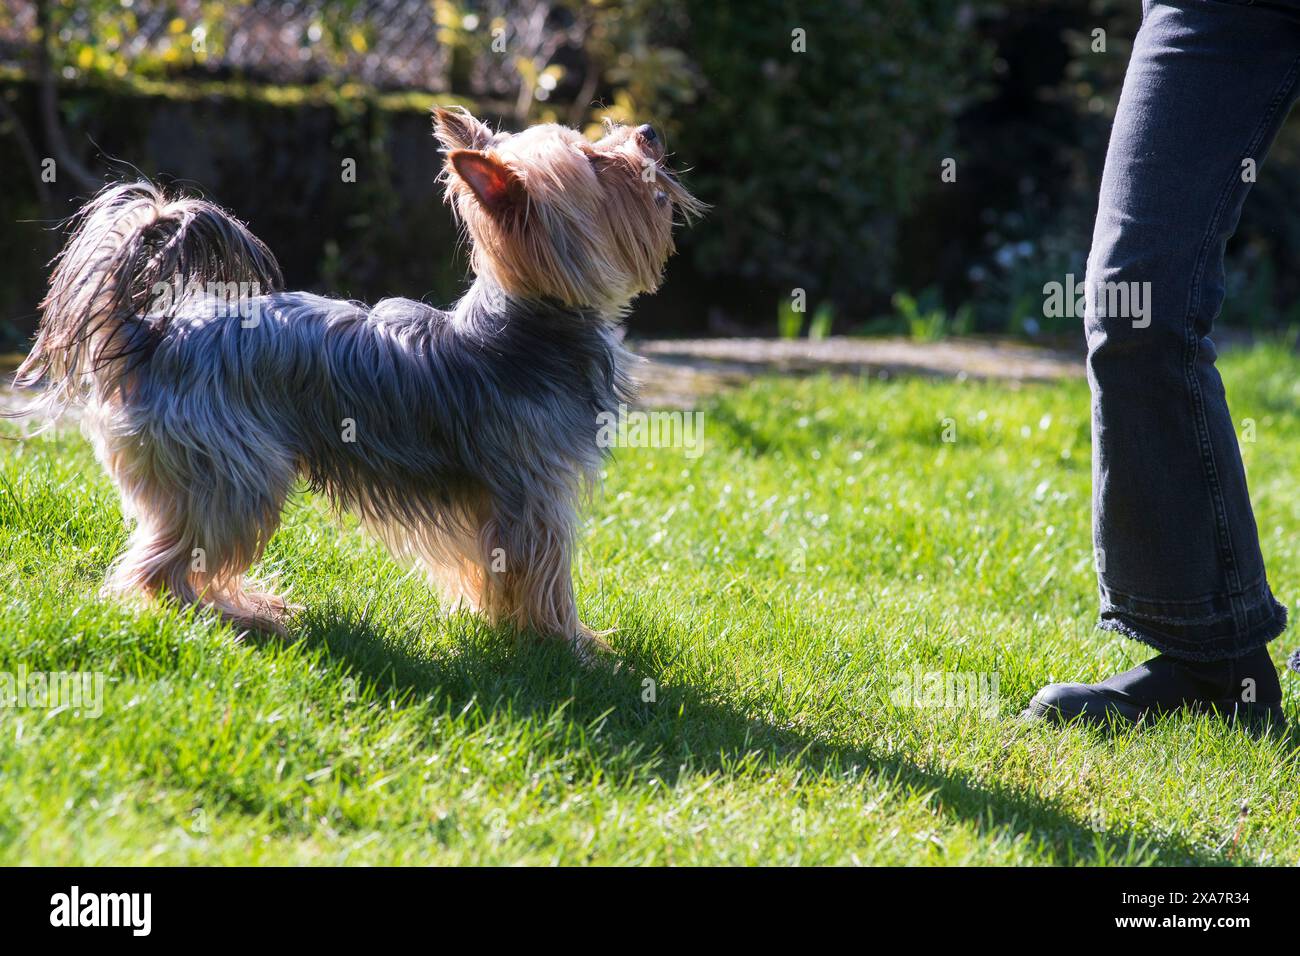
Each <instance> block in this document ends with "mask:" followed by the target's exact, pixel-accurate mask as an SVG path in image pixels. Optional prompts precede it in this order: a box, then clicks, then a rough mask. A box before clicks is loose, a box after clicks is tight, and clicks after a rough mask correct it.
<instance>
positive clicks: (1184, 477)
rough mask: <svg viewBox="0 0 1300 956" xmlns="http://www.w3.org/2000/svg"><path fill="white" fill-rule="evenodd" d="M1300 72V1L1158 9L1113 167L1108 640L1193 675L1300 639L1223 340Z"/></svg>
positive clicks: (1105, 208)
mask: <svg viewBox="0 0 1300 956" xmlns="http://www.w3.org/2000/svg"><path fill="white" fill-rule="evenodd" d="M1298 71H1300V0H1294V2H1293V3H1283V2H1275V3H1270V4H1264V3H1254V4H1251V3H1235V2H1230V0H1170V2H1165V0H1147V2H1145V3H1144V5H1143V21H1142V27H1141V29H1140V30H1139V32H1138V34H1137V38H1136V40H1135V41H1134V47H1133V55H1132V59H1131V61H1130V63H1129V67H1128V73H1127V75H1126V76H1125V79H1124V89H1123V93H1122V95H1121V97H1120V101H1119V107H1118V110H1117V112H1116V115H1115V124H1114V128H1113V130H1112V133H1111V140H1110V147H1109V150H1108V151H1107V154H1106V169H1105V173H1104V175H1103V177H1102V185H1101V197H1100V201H1099V208H1098V211H1097V222H1096V228H1095V231H1094V233H1093V242H1092V251H1091V253H1090V254H1089V258H1088V279H1087V289H1088V301H1087V304H1086V307H1085V316H1086V318H1085V326H1086V330H1087V337H1088V381H1089V383H1090V385H1091V387H1092V397H1093V399H1092V407H1093V537H1094V543H1095V546H1096V549H1097V569H1098V581H1099V584H1100V590H1101V626H1102V627H1103V628H1105V629H1107V630H1113V631H1118V632H1120V633H1122V634H1125V635H1127V636H1129V637H1132V638H1136V639H1137V640H1140V641H1144V642H1146V643H1147V644H1150V645H1151V646H1152V647H1155V648H1156V649H1158V650H1160V651H1163V652H1166V653H1169V654H1171V655H1174V656H1177V657H1182V658H1185V659H1189V660H1217V659H1223V658H1233V657H1240V656H1242V655H1244V654H1246V653H1248V652H1250V651H1252V650H1255V649H1256V648H1259V647H1261V646H1263V645H1264V644H1267V643H1268V642H1269V641H1271V640H1272V639H1273V638H1275V637H1276V636H1277V635H1278V634H1279V633H1281V631H1282V629H1283V628H1284V627H1285V626H1286V608H1285V607H1283V606H1282V605H1281V604H1279V603H1278V602H1277V601H1276V600H1275V599H1274V597H1273V593H1272V591H1271V589H1270V588H1269V584H1268V578H1267V576H1266V575H1265V572H1264V560H1263V557H1262V555H1261V554H1260V547H1259V535H1258V532H1257V530H1256V527H1255V516H1254V513H1253V512H1252V510H1251V506H1250V497H1249V495H1248V493H1247V489H1246V475H1245V470H1244V469H1243V467H1242V461H1241V453H1240V449H1239V448H1238V445H1237V429H1236V426H1235V425H1234V422H1233V418H1232V415H1231V414H1230V413H1229V411H1228V403H1227V399H1226V397H1225V395H1224V389H1223V383H1222V381H1221V380H1220V378H1219V373H1218V370H1217V369H1216V368H1215V359H1216V353H1215V349H1214V343H1213V342H1212V341H1211V340H1210V337H1209V336H1210V331H1211V327H1212V325H1213V323H1214V319H1215V317H1216V316H1217V315H1218V312H1219V307H1220V305H1221V304H1222V302H1223V294H1224V275H1223V254H1224V246H1225V244H1226V243H1227V240H1228V237H1229V236H1231V235H1232V233H1233V230H1234V229H1236V226H1237V221H1238V219H1239V217H1240V214H1241V208H1242V204H1243V203H1244V201H1245V199H1246V195H1247V193H1248V192H1249V191H1250V183H1251V182H1253V169H1252V166H1254V167H1255V168H1257V167H1258V166H1259V165H1262V163H1263V160H1264V156H1265V154H1266V153H1267V152H1268V149H1269V146H1270V145H1271V144H1272V141H1273V138H1274V136H1275V135H1276V133H1277V130H1278V128H1279V127H1280V126H1281V124H1282V122H1283V120H1284V119H1285V118H1286V115H1287V113H1288V111H1289V110H1290V108H1291V105H1292V103H1293V102H1294V101H1295V99H1296V96H1297V73H1298ZM1107 290H1109V291H1107ZM1115 290H1124V294H1132V295H1133V296H1139V297H1140V296H1141V295H1142V294H1143V292H1145V294H1146V298H1145V308H1143V309H1141V310H1140V312H1141V313H1142V314H1137V313H1138V311H1139V310H1135V309H1134V308H1133V307H1132V306H1131V305H1130V306H1129V307H1128V308H1125V307H1124V300H1123V296H1122V295H1120V296H1119V297H1118V298H1117V297H1116V293H1115ZM1133 301H1139V299H1134V300H1133Z"/></svg>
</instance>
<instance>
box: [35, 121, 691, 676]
mask: <svg viewBox="0 0 1300 956" xmlns="http://www.w3.org/2000/svg"><path fill="white" fill-rule="evenodd" d="M436 122H437V131H438V136H439V139H440V141H441V143H442V145H443V146H444V147H446V148H447V149H448V150H450V151H455V150H456V149H463V148H466V147H468V146H472V145H486V144H488V143H489V142H490V143H491V144H493V146H494V148H498V149H499V151H500V157H501V158H500V159H499V160H498V161H501V162H504V161H507V160H508V161H509V162H510V163H512V164H513V166H512V167H511V168H512V169H517V170H521V171H522V170H523V169H524V168H525V167H527V168H528V170H529V174H528V182H527V183H525V185H526V186H527V188H528V190H529V191H528V197H527V208H526V209H523V210H520V212H521V213H522V214H521V215H519V216H513V215H512V216H510V217H509V218H508V219H507V218H505V217H503V218H502V219H501V223H505V224H506V226H505V227H504V228H501V229H498V228H497V226H496V224H494V223H493V222H490V221H489V220H487V219H485V218H484V216H483V215H482V213H481V211H480V210H478V209H476V207H475V205H474V203H475V201H476V200H475V198H474V195H473V193H472V190H470V187H469V186H468V185H467V184H466V183H465V182H462V181H460V180H458V179H456V178H455V176H454V175H453V174H448V175H450V176H451V178H450V179H449V180H448V188H449V199H450V200H451V201H452V202H453V204H454V205H455V207H456V209H457V212H458V215H459V216H460V217H461V219H462V222H463V224H464V225H465V227H466V230H467V233H468V234H469V236H470V238H471V239H472V241H473V242H474V244H475V247H476V249H475V255H474V261H475V263H477V264H478V265H479V266H480V267H481V268H479V269H478V270H477V271H478V272H479V275H478V277H477V278H476V279H475V281H474V283H473V285H472V286H471V288H470V289H469V291H468V292H467V294H466V295H465V296H464V297H463V298H462V299H461V300H460V301H459V302H457V303H456V304H455V306H454V307H452V308H451V309H449V310H441V309H437V308H433V307H431V306H428V305H425V304H423V303H420V302H414V301H411V300H409V299H385V300H382V301H380V302H378V303H377V304H375V305H374V306H373V307H367V306H365V305H362V304H359V303H355V302H346V301H341V300H337V299H329V298H325V297H322V296H318V295H313V294H311V293H307V292H282V291H278V289H279V287H280V285H281V278H280V270H279V267H278V266H277V265H276V262H275V259H274V257H273V256H272V255H271V253H270V252H269V251H268V250H267V249H266V247H265V246H263V245H262V243H261V242H260V241H259V240H258V239H256V238H255V237H254V236H252V235H251V234H250V233H249V232H248V230H247V229H246V228H245V227H244V225H243V224H242V223H241V222H239V221H238V220H237V219H235V218H233V217H232V216H230V215H229V214H227V213H225V212H224V211H223V210H221V209H220V208H219V207H217V206H215V205H213V204H211V203H208V202H205V201H202V200H197V199H189V198H184V197H173V196H168V195H166V194H165V193H163V192H162V191H161V190H160V189H158V188H157V187H156V186H154V185H153V184H151V183H148V182H137V183H130V184H121V185H115V186H110V187H109V188H107V189H105V190H104V191H103V192H101V193H100V194H99V195H98V196H96V197H95V198H94V199H93V200H92V201H91V202H90V203H89V204H88V205H87V206H86V207H85V208H84V209H83V210H82V212H81V213H80V214H79V216H78V217H77V219H76V222H75V228H74V231H73V233H72V236H71V238H70V239H69V241H68V244H67V247H66V248H65V249H64V251H63V252H62V253H61V254H60V256H59V257H58V259H57V260H56V262H55V268H54V272H53V276H52V278H51V282H50V292H49V295H48V296H47V297H46V299H45V302H44V304H43V310H44V314H43V317H42V323H41V328H40V331H39V334H38V338H37V341H36V344H35V347H34V348H33V349H32V352H31V354H30V355H29V356H28V358H27V360H26V361H25V362H24V363H23V365H22V367H21V368H20V370H19V373H18V377H17V382H18V384H19V385H25V386H44V388H45V391H44V392H43V393H42V394H40V395H39V396H38V397H37V398H36V399H35V401H34V402H33V403H32V405H31V406H29V407H28V408H27V409H26V410H25V413H27V414H31V413H32V412H36V413H38V414H40V413H44V414H45V415H46V416H48V417H56V416H57V415H58V414H59V413H60V412H62V411H63V410H64V409H66V407H67V406H68V405H69V404H70V403H73V402H76V403H78V404H80V405H83V406H84V408H85V413H84V416H83V419H82V427H83V429H84V430H85V432H86V433H87V435H88V436H89V437H90V438H91V441H92V442H93V444H94V446H95V450H96V454H97V456H98V457H99V459H100V461H101V462H102V463H103V464H104V466H105V468H106V469H107V471H108V472H109V474H110V475H111V476H112V478H113V480H114V482H115V483H116V485H117V487H118V490H119V492H120V494H121V497H122V504H123V510H124V512H125V513H126V515H127V516H128V517H129V518H131V519H134V528H133V530H132V533H131V537H130V541H129V543H128V546H127V549H126V551H125V552H124V553H123V554H122V555H121V556H120V557H119V558H118V559H117V561H115V562H114V565H113V567H112V568H111V569H110V571H109V575H108V581H107V585H106V586H107V588H108V590H109V591H111V592H113V593H120V594H145V595H150V596H153V595H159V594H163V593H167V594H170V595H171V596H172V597H174V598H176V599H179V600H180V601H182V602H184V603H203V604H207V605H210V606H212V607H215V608H216V609H217V610H218V611H220V612H221V613H222V614H223V615H225V616H226V617H227V618H228V619H230V620H232V621H235V622H236V623H238V624H240V625H246V626H248V627H250V628H257V629H260V630H273V631H274V630H279V631H283V618H284V615H285V613H286V611H287V610H288V608H287V605H286V603H285V601H284V599H283V598H281V597H279V596H277V595H275V594H272V593H269V592H268V591H259V590H256V589H253V588H250V587H249V586H248V585H247V583H246V581H245V574H246V573H247V571H248V569H249V568H250V566H251V565H252V564H253V563H254V562H256V561H257V560H258V558H259V557H260V556H261V554H262V551H263V549H264V548H265V546H266V544H267V542H268V541H269V539H270V537H271V535H272V534H273V533H274V531H275V529H276V527H277V526H278V523H279V520H280V514H281V511H282V509H283V506H284V503H285V500H286V498H287V496H288V495H289V493H290V490H291V489H292V487H293V485H294V482H295V481H296V480H297V479H298V478H300V477H305V478H306V479H307V481H308V482H309V483H310V484H311V485H312V486H313V487H314V488H315V489H317V490H318V491H320V492H321V493H323V494H325V495H327V496H328V497H329V498H330V499H331V500H332V501H333V502H334V504H335V505H336V506H337V508H338V509H339V510H340V511H350V512H352V513H354V514H356V515H358V516H359V517H360V518H361V519H362V521H363V522H364V524H365V525H366V526H367V527H368V528H369V529H370V530H371V531H373V532H374V533H375V534H376V535H377V536H378V537H379V538H380V539H381V540H382V541H384V542H385V543H386V544H387V545H388V546H389V548H390V549H391V550H392V551H394V552H395V553H397V554H399V555H405V556H409V557H411V558H413V559H415V560H416V561H418V562H419V563H420V564H422V565H423V566H424V567H425V568H426V569H427V571H428V572H429V574H430V575H431V577H432V578H434V579H435V580H436V581H437V582H438V583H439V584H441V585H442V586H443V587H444V589H445V591H446V592H447V594H448V595H449V596H450V597H452V598H455V599H459V600H461V601H464V602H465V603H467V604H469V605H470V606H472V607H474V608H477V609H479V610H481V611H483V612H484V613H486V614H487V615H488V616H489V617H490V618H491V619H492V620H494V621H499V622H505V623H508V624H512V625H514V626H517V627H519V628H524V629H529V630H533V631H536V632H539V633H541V634H544V635H550V636H556V637H560V638H563V639H565V640H568V641H570V642H571V643H572V644H573V645H574V647H575V649H576V650H578V652H579V653H580V654H582V655H583V656H589V655H590V653H591V652H592V651H593V650H595V649H596V648H597V647H599V646H600V639H599V636H598V635H597V634H596V633H595V632H593V631H591V630H590V629H588V628H586V627H585V626H584V625H583V624H582V622H581V621H580V620H579V619H578V612H577V605H576V601H575V599H574V592H573V584H572V577H571V566H572V560H573V548H574V540H575V533H576V528H577V522H578V509H579V506H580V505H581V503H582V501H583V498H584V496H585V495H586V494H587V493H588V492H589V491H590V490H591V488H592V487H593V485H594V484H595V482H596V481H597V477H598V474H599V468H600V464H601V461H602V459H603V457H604V455H605V453H606V449H604V448H602V447H601V446H600V442H599V436H600V432H601V429H600V422H601V421H602V419H604V418H605V416H607V415H608V416H617V414H618V410H619V406H620V405H622V404H624V403H627V402H629V401H631V399H632V392H633V384H632V380H631V378H630V376H629V373H628V369H629V368H630V366H631V364H632V362H633V358H632V356H630V355H629V354H628V353H627V352H626V351H624V349H623V347H622V345H621V343H620V335H619V331H618V322H617V320H618V317H619V316H620V315H621V314H622V312H623V311H624V310H625V308H626V305H627V301H628V300H629V299H630V298H631V296H632V295H635V294H637V293H638V292H640V291H648V290H649V289H651V288H653V287H654V286H655V285H657V283H658V280H659V276H660V273H661V271H662V266H663V263H664V261H665V260H666V259H667V257H668V255H669V254H670V253H671V251H672V224H673V215H674V212H675V211H680V212H683V213H685V214H687V215H692V214H695V213H698V212H699V211H700V210H701V209H702V208H703V207H702V206H701V205H700V204H698V203H696V201H695V200H694V199H693V198H692V197H690V196H689V194H687V193H686V192H685V190H684V189H682V188H681V187H680V184H678V183H677V182H676V180H675V179H672V178H671V176H670V175H669V174H668V173H667V172H666V171H665V172H664V177H665V178H663V179H661V180H659V181H658V185H655V184H653V183H651V184H647V183H645V182H643V181H642V179H641V177H640V170H642V169H643V168H644V167H645V162H646V161H647V160H646V159H645V156H646V155H649V154H647V153H643V147H644V145H645V144H642V143H640V141H639V140H637V139H635V138H634V137H631V135H630V134H629V133H627V132H626V131H622V132H620V131H615V132H613V133H612V134H611V135H610V136H607V137H606V139H605V140H602V141H601V142H600V143H598V144H593V145H586V144H585V141H582V140H581V137H579V136H577V134H576V133H574V132H573V131H571V130H564V129H563V128H560V127H549V126H548V127H538V128H534V129H533V130H529V131H526V132H525V133H523V134H519V136H518V138H517V139H514V138H510V137H507V136H506V134H494V133H491V132H490V131H489V130H488V129H487V128H486V127H485V126H483V125H482V124H481V123H479V122H478V121H477V120H475V119H473V117H470V116H469V115H468V114H467V113H456V112H452V111H440V112H439V113H438V114H437V118H436ZM511 175H514V173H511ZM598 180H599V182H598ZM521 181H522V180H521ZM548 240H549V242H550V245H547V242H548ZM552 246H553V248H552ZM542 249H545V254H543V252H541V251H539V250H542ZM529 256H532V257H533V258H534V260H535V261H532V262H524V261H520V260H523V259H525V258H527V257H529ZM230 283H250V284H252V285H254V286H255V287H256V288H257V289H258V290H259V292H261V291H262V290H265V291H266V292H268V293H269V294H258V295H256V296H255V297H253V298H252V299H251V300H249V301H241V302H240V303H239V305H240V308H239V309H238V310H234V311H232V310H230V309H229V308H228V307H227V306H228V303H225V302H223V301H221V297H220V296H217V295H212V294H210V293H209V292H207V291H205V290H206V289H207V288H208V287H210V286H212V285H214V284H219V285H223V286H228V285H229V284H230ZM160 288H164V289H165V288H175V289H178V290H180V292H181V293H182V294H179V295H175V296H174V297H173V298H170V299H167V300H165V306H164V307H161V308H160V307H158V305H157V303H158V299H157V296H158V293H159V289H160ZM605 420H608V419H605Z"/></svg>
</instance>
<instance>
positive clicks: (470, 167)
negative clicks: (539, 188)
mask: <svg viewBox="0 0 1300 956" xmlns="http://www.w3.org/2000/svg"><path fill="white" fill-rule="evenodd" d="M447 162H448V163H450V164H451V168H452V169H453V170H455V173H456V176H457V177H458V178H459V179H460V181H461V182H463V183H464V184H465V185H466V186H468V187H469V188H470V191H471V192H473V193H474V196H475V198H476V199H478V202H479V205H480V206H482V207H483V208H484V209H486V210H487V211H488V212H490V213H492V214H493V215H496V216H500V215H504V214H505V213H508V212H511V211H512V210H516V209H522V208H523V207H524V205H525V203H526V202H527V196H526V194H525V193H524V184H523V182H522V181H521V180H520V179H519V177H518V176H516V175H515V172H514V170H512V169H511V168H510V167H509V166H507V165H506V164H505V163H503V162H501V160H499V159H498V158H497V157H495V156H493V155H492V154H491V153H484V152H482V151H480V150H477V149H453V150H452V151H451V152H450V153H448V154H447Z"/></svg>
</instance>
